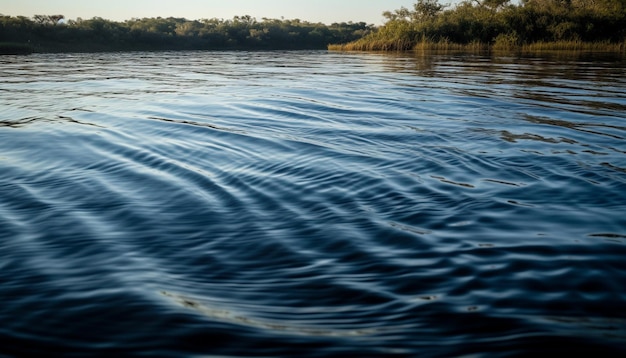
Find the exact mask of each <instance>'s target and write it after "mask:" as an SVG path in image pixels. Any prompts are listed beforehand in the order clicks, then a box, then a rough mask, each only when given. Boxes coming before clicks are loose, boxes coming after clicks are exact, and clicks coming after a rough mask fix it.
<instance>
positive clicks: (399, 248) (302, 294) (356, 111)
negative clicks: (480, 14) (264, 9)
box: [0, 51, 626, 357]
mask: <svg viewBox="0 0 626 358" xmlns="http://www.w3.org/2000/svg"><path fill="white" fill-rule="evenodd" d="M0 79H1V82H0V103H1V107H0V297H2V305H0V322H2V324H1V325H0V355H6V356H23V355H25V354H27V353H36V354H39V355H44V354H45V355H48V356H50V355H64V356H85V355H92V356H93V355H107V356H114V355H125V356H133V355H145V356H172V357H177V356H181V357H183V356H184V357H189V356H191V357H193V356H198V357H207V356H220V357H240V356H254V357H275V356H280V357H283V356H310V357H314V356H318V357H328V356H350V355H353V356H361V357H375V356H421V357H428V356H459V355H472V356H477V357H480V356H489V357H494V356H511V355H513V356H514V355H522V354H529V353H533V352H549V353H558V352H568V351H571V352H579V353H580V352H582V353H593V354H600V353H604V354H624V353H626V304H625V302H626V285H625V284H624V283H625V282H626V216H625V215H624V213H626V140H625V139H626V114H625V113H626V61H625V60H624V59H623V58H621V59H620V58H611V57H589V56H587V57H585V56H577V57H567V58H557V57H516V56H493V57H483V56H471V55H443V54H439V55H436V54H433V55H427V56H412V55H384V54H342V53H327V52H324V51H319V52H315V51H314V52H252V53H248V52H183V53H175V52H157V53H121V54H120V53H115V54H73V55H67V54H66V55H60V54H52V55H32V56H27V57H13V56H3V57H0Z"/></svg>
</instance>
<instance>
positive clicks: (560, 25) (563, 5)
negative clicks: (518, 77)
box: [329, 0, 626, 51]
mask: <svg viewBox="0 0 626 358" xmlns="http://www.w3.org/2000/svg"><path fill="white" fill-rule="evenodd" d="M383 15H384V16H385V17H386V18H387V21H386V23H385V24H384V26H381V27H380V28H379V29H377V31H373V32H371V33H369V34H367V35H366V36H364V37H363V38H361V39H359V40H356V41H354V42H351V43H348V44H343V45H334V46H331V47H329V48H331V49H343V50H378V51H380V50H383V51H384V50H388V51H389V50H391V51H402V50H410V49H416V48H419V47H428V46H431V47H433V48H437V46H443V47H446V46H449V47H450V46H451V47H453V46H454V45H459V46H460V47H464V48H467V47H468V46H470V47H478V48H481V47H482V48H484V47H487V48H502V49H512V48H519V47H520V46H527V45H531V44H541V43H544V44H552V45H553V46H554V47H555V48H559V47H558V45H559V44H570V45H571V44H590V43H596V44H597V43H601V44H605V45H611V44H613V45H616V46H613V47H612V48H616V47H617V48H618V49H621V51H624V50H625V47H626V0H521V1H519V2H517V3H512V2H511V1H510V0H465V1H462V2H461V3H459V4H458V5H457V6H455V7H450V6H448V5H443V4H441V3H439V2H438V0H419V1H417V3H415V4H414V5H413V7H412V9H407V8H405V7H402V8H400V9H398V10H395V11H387V12H385V13H384V14H383Z"/></svg>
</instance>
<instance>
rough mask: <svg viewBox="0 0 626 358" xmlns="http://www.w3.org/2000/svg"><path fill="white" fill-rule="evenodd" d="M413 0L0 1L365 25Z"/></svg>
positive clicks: (27, 8) (110, 15) (73, 14)
mask: <svg viewBox="0 0 626 358" xmlns="http://www.w3.org/2000/svg"><path fill="white" fill-rule="evenodd" d="M415 2H416V1H412V0H308V1H294V0H291V1H290V0H175V1H171V0H170V1H155V0H107V1H100V0H90V1H89V0H88V1H86V0H0V14H3V15H11V16H18V15H22V16H27V17H32V16H33V15H36V14H40V15H56V14H62V15H64V16H65V18H66V19H76V18H78V17H81V18H83V19H91V18H92V17H94V16H99V17H102V18H104V19H107V20H113V21H123V20H129V19H131V18H133V17H139V18H143V17H158V16H161V17H170V16H172V17H184V18H187V19H189V20H197V19H203V18H209V19H210V18H223V19H231V18H232V17H233V16H235V15H250V16H252V17H256V18H257V19H259V20H260V19H261V18H263V17H267V18H273V19H280V18H281V17H284V18H285V19H300V20H303V21H309V22H323V23H326V24H330V23H333V22H344V21H345V22H348V21H354V22H360V21H363V22H366V23H368V24H376V25H380V24H382V23H383V22H384V20H385V19H384V18H383V16H382V13H383V11H387V10H395V9H399V8H400V7H402V6H404V7H407V8H411V7H412V6H413V4H414V3H415ZM458 2H460V0H441V1H440V3H441V4H448V3H449V4H456V3H458Z"/></svg>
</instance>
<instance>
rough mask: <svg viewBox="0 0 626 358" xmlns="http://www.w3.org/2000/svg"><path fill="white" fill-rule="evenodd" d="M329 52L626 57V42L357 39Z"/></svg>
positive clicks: (330, 48)
mask: <svg viewBox="0 0 626 358" xmlns="http://www.w3.org/2000/svg"><path fill="white" fill-rule="evenodd" d="M328 50H329V51H372V52H377V51H382V52H404V51H464V52H491V51H511V52H522V53H534V52H545V51H580V52H607V53H620V54H626V41H624V42H621V43H613V42H608V41H601V42H583V41H554V42H544V41H540V42H534V43H528V44H516V43H507V42H504V41H502V42H498V41H496V42H495V43H493V44H489V43H483V42H479V41H475V42H471V43H467V44H462V43H454V42H450V41H421V42H416V43H413V42H410V41H402V40H396V41H367V40H365V39H361V40H357V41H354V42H350V43H347V44H331V45H328Z"/></svg>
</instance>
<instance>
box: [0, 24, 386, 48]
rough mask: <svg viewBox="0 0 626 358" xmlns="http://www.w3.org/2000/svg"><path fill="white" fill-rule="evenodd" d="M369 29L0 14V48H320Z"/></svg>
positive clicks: (354, 25)
mask: <svg viewBox="0 0 626 358" xmlns="http://www.w3.org/2000/svg"><path fill="white" fill-rule="evenodd" d="M373 30H374V26H373V25H368V24H366V23H364V22H359V23H353V22H348V23H345V22H342V23H333V24H331V25H326V24H322V23H310V22H307V21H301V20H299V19H295V20H284V19H280V20H279V19H268V18H263V19H261V20H257V19H256V18H254V17H252V16H249V15H245V16H235V17H234V18H232V19H226V20H224V19H217V18H212V19H201V20H187V19H185V18H174V17H168V18H161V17H157V18H133V19H130V20H126V21H122V22H116V21H110V20H106V19H103V18H100V17H94V18H92V19H87V20H84V19H81V18H77V19H70V20H66V19H65V17H64V16H63V15H35V16H33V17H32V18H28V17H25V16H4V15H0V51H2V50H3V49H4V52H7V51H9V52H10V51H11V50H14V49H19V48H22V49H24V50H25V51H28V50H30V51H36V52H67V51H126V50H220V49H260V50H262V49H268V50H269V49H323V48H326V46H328V44H330V43H346V42H350V41H353V40H356V39H359V38H362V37H364V36H366V35H367V34H369V33H370V32H372V31H373Z"/></svg>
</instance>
